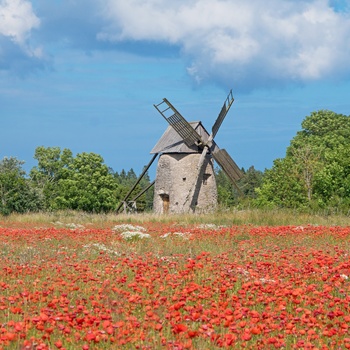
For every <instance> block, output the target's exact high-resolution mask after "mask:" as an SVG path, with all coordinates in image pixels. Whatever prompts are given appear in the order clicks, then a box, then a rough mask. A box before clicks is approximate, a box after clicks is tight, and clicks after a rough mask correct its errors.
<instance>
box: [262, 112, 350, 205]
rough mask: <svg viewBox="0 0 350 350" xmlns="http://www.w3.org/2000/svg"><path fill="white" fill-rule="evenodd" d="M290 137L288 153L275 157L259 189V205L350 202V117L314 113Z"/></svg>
mask: <svg viewBox="0 0 350 350" xmlns="http://www.w3.org/2000/svg"><path fill="white" fill-rule="evenodd" d="M301 126H302V130H301V131H299V132H298V133H297V135H296V136H295V137H294V138H293V139H292V140H291V143H290V146H289V147H288V149H287V152H286V157H285V158H283V159H277V160H275V161H274V164H273V167H272V169H270V170H268V171H266V172H265V175H264V181H263V184H262V186H261V187H260V188H259V189H258V191H257V193H258V199H257V201H256V203H257V204H258V205H259V206H272V207H273V206H279V207H287V208H324V207H329V206H331V207H332V206H333V207H341V208H344V209H345V210H346V209H347V208H348V207H349V205H350V158H349V156H348V155H349V154H350V117H348V116H344V115H342V114H336V113H334V112H331V111H325V110H321V111H318V112H313V113H311V115H310V116H308V117H306V118H305V120H304V121H303V122H302V124H301Z"/></svg>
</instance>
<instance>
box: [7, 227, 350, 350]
mask: <svg viewBox="0 0 350 350" xmlns="http://www.w3.org/2000/svg"><path fill="white" fill-rule="evenodd" d="M0 225H1V223H0ZM349 238H350V229H349V228H348V227H340V226H338V227H337V226H333V227H326V226H311V225H305V226H280V227H269V226H253V225H247V226H243V225H239V226H217V225H214V224H212V225H210V224H201V225H178V224H173V223H155V222H150V223H142V225H140V224H137V225H132V224H130V223H128V224H118V225H111V226H110V227H104V228H96V227H93V225H90V226H89V225H85V226H82V225H74V224H70V225H69V224H62V223H53V224H52V225H51V226H43V227H34V225H30V224H28V225H24V224H22V225H18V226H16V225H10V226H9V225H3V226H2V227H1V226H0V264H1V266H0V267H1V268H0V349H37V350H40V349H42V350H43V349H178V350H180V349H219V348H237V349H240V348H247V349H249V348H250V349H279V348H282V349H283V348H285V349H345V348H350V330H349V326H350V257H349V254H350V239H349Z"/></svg>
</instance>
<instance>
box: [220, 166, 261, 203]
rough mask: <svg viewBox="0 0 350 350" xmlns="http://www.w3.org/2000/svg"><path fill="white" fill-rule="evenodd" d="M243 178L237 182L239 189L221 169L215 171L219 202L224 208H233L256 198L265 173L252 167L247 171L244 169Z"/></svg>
mask: <svg viewBox="0 0 350 350" xmlns="http://www.w3.org/2000/svg"><path fill="white" fill-rule="evenodd" d="M242 172H243V174H244V175H243V177H242V178H241V179H240V180H239V181H237V186H238V188H239V189H240V192H241V193H240V192H238V190H237V188H236V187H235V186H234V185H233V184H232V183H231V181H230V180H229V179H228V177H227V176H226V174H225V173H224V172H223V171H222V170H221V169H220V168H219V169H216V171H215V176H216V184H217V189H218V202H219V205H220V206H222V207H227V208H229V207H233V206H235V205H237V204H242V203H243V202H247V201H249V200H251V199H252V198H255V197H256V188H258V187H259V186H260V185H261V182H262V178H263V173H262V172H261V171H259V170H256V169H255V168H254V166H251V167H250V168H249V169H248V170H247V171H245V170H244V169H242Z"/></svg>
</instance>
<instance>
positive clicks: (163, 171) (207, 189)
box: [153, 153, 217, 213]
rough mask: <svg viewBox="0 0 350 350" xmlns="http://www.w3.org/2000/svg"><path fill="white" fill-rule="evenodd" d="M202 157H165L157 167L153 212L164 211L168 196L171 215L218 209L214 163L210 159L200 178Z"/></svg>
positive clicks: (209, 158) (182, 155)
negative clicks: (199, 166) (200, 159)
mask: <svg viewBox="0 0 350 350" xmlns="http://www.w3.org/2000/svg"><path fill="white" fill-rule="evenodd" d="M199 158H200V154H179V153H174V154H163V155H161V156H160V158H159V161H158V167H157V174H156V183H155V190H154V201H153V209H154V212H156V213H163V212H164V204H163V200H164V197H166V196H169V213H188V212H209V211H213V210H215V208H216V206H217V189H216V181H215V176H214V167H213V162H212V159H211V157H210V156H206V159H205V162H204V166H203V171H202V172H201V174H200V176H199V180H198V181H196V177H197V164H198V161H199Z"/></svg>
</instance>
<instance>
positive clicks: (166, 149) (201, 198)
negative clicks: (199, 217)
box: [117, 90, 243, 214]
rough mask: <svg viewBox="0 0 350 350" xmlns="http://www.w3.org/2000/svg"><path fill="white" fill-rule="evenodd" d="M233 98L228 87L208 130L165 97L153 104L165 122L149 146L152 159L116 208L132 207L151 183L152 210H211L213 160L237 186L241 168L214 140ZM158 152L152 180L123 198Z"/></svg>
mask: <svg viewBox="0 0 350 350" xmlns="http://www.w3.org/2000/svg"><path fill="white" fill-rule="evenodd" d="M233 101H234V98H233V95H232V90H231V91H230V93H229V94H228V96H227V98H226V100H225V102H224V105H223V107H222V109H221V111H220V113H219V116H218V117H217V119H216V121H215V123H214V125H213V127H212V129H211V133H210V134H209V133H208V131H207V130H206V129H205V128H204V126H203V125H202V123H201V122H200V121H198V122H187V121H186V119H185V118H184V117H183V116H182V115H181V114H180V113H179V112H178V111H177V110H176V108H175V107H174V106H173V105H172V104H171V103H170V102H169V101H168V100H167V99H166V98H164V99H163V101H162V102H161V103H159V104H157V105H154V107H155V108H156V109H157V110H158V112H159V113H160V114H161V115H162V116H163V117H164V119H165V120H166V121H167V122H168V123H169V126H168V128H167V129H166V131H165V132H164V134H163V136H162V137H161V138H160V139H159V141H158V142H157V144H156V145H155V146H154V147H153V149H152V151H151V154H153V158H152V160H151V161H150V162H149V164H148V165H147V166H146V167H145V168H144V171H143V172H142V174H141V175H140V177H139V178H138V180H137V181H136V183H135V184H134V186H133V187H132V188H131V189H130V191H129V192H128V194H127V195H126V197H125V198H124V200H123V201H122V202H120V204H119V206H118V208H117V212H118V211H119V209H120V208H121V207H122V206H123V205H124V211H125V212H126V211H128V210H133V209H135V208H136V200H137V199H138V198H139V197H140V196H141V195H142V194H143V193H145V192H146V191H147V190H148V188H150V187H151V186H153V185H154V186H155V188H154V200H153V210H154V212H156V213H159V214H165V213H193V212H196V213H198V212H200V213H203V212H210V211H213V210H215V208H216V206H217V187H216V181H215V174H214V160H215V161H216V162H217V164H218V165H219V166H220V167H221V169H222V170H223V171H224V173H225V174H226V175H227V176H228V178H229V179H230V181H231V182H232V184H233V185H234V186H235V187H236V188H237V189H238V190H239V188H238V186H237V185H236V181H237V180H239V179H240V178H241V177H242V175H243V174H242V172H241V171H240V169H239V168H238V166H237V164H236V163H235V162H234V160H233V159H232V158H231V157H230V155H229V154H228V153H227V152H226V150H224V149H220V148H219V147H218V146H217V144H216V143H215V141H214V137H215V136H216V134H217V132H218V130H219V128H220V126H221V124H222V122H223V120H224V119H225V117H226V115H227V113H228V111H229V109H230V107H231V105H232V103H233ZM158 154H159V160H158V166H157V174H156V179H155V181H153V182H152V183H151V184H150V185H149V186H148V187H147V188H145V189H144V190H142V191H141V192H140V193H139V194H138V195H137V196H135V197H134V198H133V199H132V200H131V201H127V199H128V198H129V197H130V195H131V193H132V192H133V190H134V189H135V188H136V186H137V184H138V183H139V182H140V181H141V179H142V177H143V176H144V174H145V173H146V171H147V170H148V169H149V167H150V166H151V165H152V163H153V161H154V160H155V159H156V157H157V156H158Z"/></svg>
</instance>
